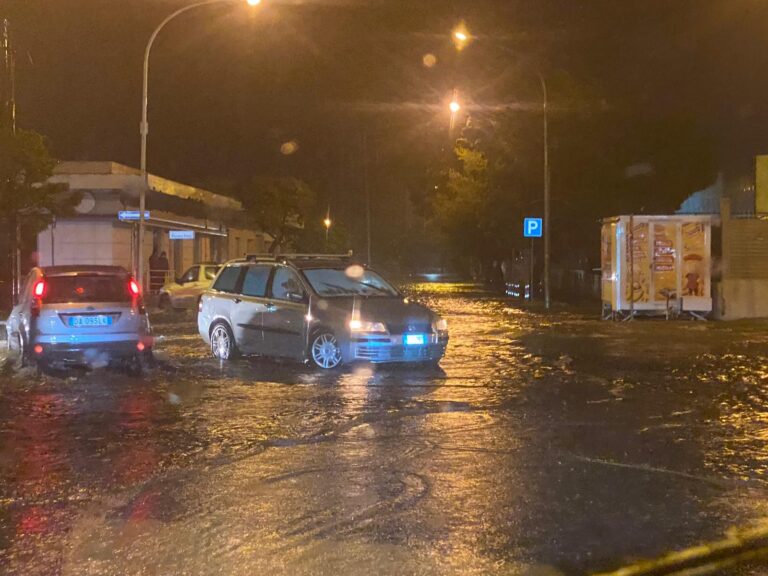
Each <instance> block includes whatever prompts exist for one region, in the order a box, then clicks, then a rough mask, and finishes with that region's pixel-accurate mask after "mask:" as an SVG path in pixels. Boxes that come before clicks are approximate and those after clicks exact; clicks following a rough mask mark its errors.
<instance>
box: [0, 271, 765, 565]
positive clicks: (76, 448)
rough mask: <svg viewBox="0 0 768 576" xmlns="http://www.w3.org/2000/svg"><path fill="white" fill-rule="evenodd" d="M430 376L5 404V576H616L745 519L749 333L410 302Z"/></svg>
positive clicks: (16, 387)
mask: <svg viewBox="0 0 768 576" xmlns="http://www.w3.org/2000/svg"><path fill="white" fill-rule="evenodd" d="M412 291H413V292H415V293H416V295H417V296H418V297H421V298H423V299H425V300H426V301H428V303H429V304H430V305H432V306H434V307H435V308H436V309H437V310H438V311H439V312H440V313H442V314H443V315H444V316H445V317H446V318H447V319H448V321H449V324H450V326H451V337H452V341H451V345H450V348H449V352H448V356H447V357H446V359H445V360H444V361H443V363H442V365H441V366H442V369H433V368H431V369H427V368H390V367H378V368H373V367H369V366H358V367H353V368H349V369H345V370H342V371H338V372H331V373H321V372H317V371H314V370H311V369H309V368H306V367H302V366H296V365H291V364H280V363H274V362H265V361H256V360H243V361H240V362H237V363H235V364H229V365H221V364H219V363H217V362H216V361H214V360H212V359H210V358H209V355H208V353H207V351H206V349H205V347H204V346H203V345H202V344H201V343H200V341H199V340H198V338H197V336H196V335H195V334H194V332H193V330H194V327H193V326H192V324H190V323H189V322H184V321H181V320H179V319H171V321H167V319H166V321H164V322H163V323H161V324H160V326H159V330H160V331H161V332H163V333H164V334H166V338H165V340H164V341H163V344H162V350H161V353H162V355H164V356H165V357H166V358H168V360H169V363H168V364H167V365H165V366H163V367H161V368H159V369H157V370H155V371H153V372H152V373H151V374H149V375H148V376H147V378H146V379H145V381H141V380H137V379H132V378H130V377H128V376H124V375H120V374H114V373H110V372H94V373H91V374H88V375H80V376H73V377H71V378H68V379H60V378H52V377H44V378H42V379H39V378H37V377H36V376H34V375H33V374H31V373H21V374H17V375H15V376H13V375H9V376H6V377H4V378H3V380H2V381H0V572H6V573H11V574H114V573H135V574H139V573H142V574H143V573H157V574H177V573H190V574H206V573H222V574H230V573H231V574H234V573H270V574H299V573H312V574H334V575H337V574H360V573H381V574H403V573H422V574H430V573H434V574H446V573H448V574H450V573H470V574H471V573H477V574H487V573H503V574H509V573H515V572H516V571H521V570H526V569H528V568H530V567H532V566H543V565H548V566H556V567H558V568H559V569H561V570H564V571H572V570H585V569H592V568H595V569H596V568H603V567H610V566H615V565H616V564H617V563H619V562H621V561H622V560H623V559H626V558H628V557H638V556H643V555H654V554H658V553H661V552H663V551H665V550H668V549H672V548H679V547H682V546H686V545H690V544H693V543H695V542H698V541H700V540H702V539H711V538H714V537H717V536H719V535H720V534H721V533H722V532H723V531H724V530H725V529H726V528H728V527H729V526H731V525H734V524H744V523H748V522H750V521H753V520H755V519H758V518H761V517H763V516H768V510H766V509H765V508H766V506H765V502H766V498H765V496H766V472H767V471H768V466H767V464H768V460H767V458H768V456H767V454H768V450H767V449H766V446H765V441H766V438H768V432H766V430H768V426H767V424H768V415H767V413H766V410H768V402H767V400H768V398H767V397H766V393H765V392H764V388H765V379H766V374H768V358H767V357H766V350H767V348H766V343H768V336H767V335H766V332H765V330H764V329H765V327H766V326H765V325H761V324H756V323H750V324H741V325H725V324H714V323H713V324H706V325H704V324H698V323H669V324H667V323H663V322H636V323H634V324H631V325H630V324H611V323H602V322H599V321H598V320H596V319H594V318H593V317H591V316H589V315H584V314H578V313H575V312H568V311H564V310H561V311H557V312H556V313H554V314H552V315H549V316H544V315H542V314H540V313H537V312H535V311H522V310H519V309H517V308H515V307H514V305H513V304H512V303H510V302H507V301H504V300H499V299H495V298H493V297H490V296H488V295H483V294H479V293H476V292H474V291H473V289H471V288H470V287H462V286H456V285H437V286H436V285H430V286H429V287H426V288H425V287H419V286H416V287H412Z"/></svg>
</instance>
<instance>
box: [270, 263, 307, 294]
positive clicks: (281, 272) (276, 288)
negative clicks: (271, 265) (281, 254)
mask: <svg viewBox="0 0 768 576" xmlns="http://www.w3.org/2000/svg"><path fill="white" fill-rule="evenodd" d="M288 294H300V295H302V296H303V295H304V289H303V288H302V287H301V282H300V281H299V279H298V277H297V276H296V273H295V272H294V271H293V270H291V269H290V268H284V267H282V266H281V267H280V268H278V269H277V271H276V272H275V277H274V279H273V280H272V297H273V298H277V299H278V300H288V299H289V298H288Z"/></svg>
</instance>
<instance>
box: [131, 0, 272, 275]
mask: <svg viewBox="0 0 768 576" xmlns="http://www.w3.org/2000/svg"><path fill="white" fill-rule="evenodd" d="M242 1H243V0H200V1H198V2H195V3H194V4H189V5H188V6H183V7H181V8H179V9H178V10H176V11H175V12H173V13H172V14H170V15H169V16H168V17H166V18H165V20H163V21H162V22H160V25H159V26H158V27H157V28H155V30H154V32H152V35H151V36H150V37H149V42H147V47H146V48H145V50H144V75H143V85H142V93H141V125H140V126H139V131H140V133H141V178H142V180H143V185H142V186H141V189H140V191H139V239H138V241H139V247H138V250H137V251H136V254H137V258H138V266H137V274H136V277H137V279H138V281H139V286H141V287H142V288H143V287H144V255H143V252H144V229H145V224H144V220H145V218H144V211H145V209H146V204H147V190H149V174H148V173H147V134H149V122H148V120H147V109H148V107H149V56H150V54H151V52H152V46H153V45H154V43H155V39H156V38H157V35H158V34H160V32H161V31H162V30H163V28H165V27H166V25H167V24H168V23H169V22H170V21H171V20H173V19H174V18H176V17H177V16H181V15H182V14H184V13H185V12H188V11H190V10H192V9H194V8H200V7H202V6H208V5H210V4H221V3H225V2H226V3H233V2H234V3H240V2H242ZM245 2H246V4H248V6H253V7H255V6H258V5H259V4H261V2H262V0H245Z"/></svg>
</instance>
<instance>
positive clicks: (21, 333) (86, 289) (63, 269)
mask: <svg viewBox="0 0 768 576" xmlns="http://www.w3.org/2000/svg"><path fill="white" fill-rule="evenodd" d="M6 331H7V342H8V346H9V348H10V349H12V350H16V351H17V352H18V357H19V358H20V360H21V362H22V364H25V363H31V362H35V363H37V364H38V365H39V366H41V367H42V366H46V365H50V364H78V365H94V364H106V363H110V362H113V361H116V360H124V361H129V362H130V363H131V365H132V366H133V367H135V368H139V369H140V368H141V366H142V365H143V363H144V362H145V361H146V360H148V359H149V358H151V351H152V344H153V338H152V330H151V326H150V323H149V318H148V317H147V312H146V310H145V308H144V304H143V302H142V297H141V290H140V289H139V285H138V284H137V283H136V281H135V280H134V279H133V278H132V277H131V275H130V274H129V273H128V272H127V271H126V270H125V269H124V268H121V267H119V266H51V267H45V268H33V269H32V271H31V272H30V273H29V275H28V276H27V278H26V280H25V281H24V284H23V286H22V289H21V293H20V300H19V303H18V305H16V306H15V307H14V308H13V310H12V311H11V315H10V317H9V318H8V322H7V324H6Z"/></svg>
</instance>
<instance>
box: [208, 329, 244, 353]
mask: <svg viewBox="0 0 768 576" xmlns="http://www.w3.org/2000/svg"><path fill="white" fill-rule="evenodd" d="M211 354H213V357H214V358H216V359H217V360H221V361H229V360H234V359H235V358H237V357H238V356H239V355H240V351H239V350H238V348H237V342H236V341H235V335H234V334H233V333H232V329H231V328H230V327H229V326H228V325H227V324H226V323H225V322H217V323H216V324H214V325H213V327H212V328H211Z"/></svg>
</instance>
